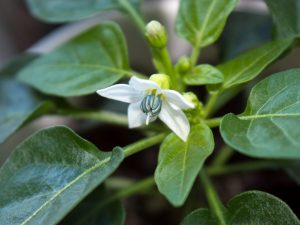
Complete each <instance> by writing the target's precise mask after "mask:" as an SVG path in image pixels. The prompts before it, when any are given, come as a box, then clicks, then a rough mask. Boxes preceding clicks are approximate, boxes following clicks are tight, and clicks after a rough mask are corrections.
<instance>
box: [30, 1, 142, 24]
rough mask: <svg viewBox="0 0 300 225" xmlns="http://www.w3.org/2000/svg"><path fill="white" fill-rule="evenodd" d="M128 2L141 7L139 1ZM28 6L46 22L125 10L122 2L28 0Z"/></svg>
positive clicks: (64, 20)
mask: <svg viewBox="0 0 300 225" xmlns="http://www.w3.org/2000/svg"><path fill="white" fill-rule="evenodd" d="M126 1H127V0H126ZM128 2H129V3H130V4H133V5H134V6H135V7H138V6H139V0H128ZM27 5H28V7H29V9H30V11H31V13H32V14H33V15H34V16H36V17H37V18H39V19H41V20H44V21H46V22H69V21H74V20H80V19H83V18H86V17H89V16H93V15H95V14H98V13H100V12H101V11H105V10H112V9H116V10H123V9H122V5H121V4H120V0H84V1H82V0H51V1H49V0H27Z"/></svg>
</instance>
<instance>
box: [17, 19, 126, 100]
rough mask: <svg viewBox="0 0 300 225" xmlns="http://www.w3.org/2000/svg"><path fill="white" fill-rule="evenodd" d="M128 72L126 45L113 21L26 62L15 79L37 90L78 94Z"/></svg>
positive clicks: (107, 82) (83, 93) (104, 84)
mask: <svg viewBox="0 0 300 225" xmlns="http://www.w3.org/2000/svg"><path fill="white" fill-rule="evenodd" d="M125 73H127V74H128V73H129V65H128V57H127V48H126V44H125V40H124V37H123V35H122V32H121V30H120V28H119V26H118V25H117V24H114V23H110V22H107V23H103V24H101V25H98V26H96V27H94V28H92V29H90V30H88V31H86V32H85V33H83V34H81V35H79V36H78V37H76V38H75V39H73V40H72V41H70V42H69V43H67V44H65V45H63V46H62V47H60V48H58V49H57V50H55V51H54V52H52V53H50V54H48V55H45V56H42V57H40V58H39V59H37V60H35V61H34V62H33V63H31V64H29V65H28V66H27V67H26V68H25V69H23V70H22V71H21V72H20V74H19V79H20V80H21V81H23V82H25V83H27V84H29V85H31V86H33V87H35V88H37V89H39V90H40V91H42V92H44V93H47V94H52V95H58V96H80V95H86V94H91V93H94V92H95V91H96V90H98V89H101V88H104V87H107V86H110V85H111V84H113V83H115V82H116V81H118V80H119V79H120V78H121V77H122V76H123V75H124V74H125Z"/></svg>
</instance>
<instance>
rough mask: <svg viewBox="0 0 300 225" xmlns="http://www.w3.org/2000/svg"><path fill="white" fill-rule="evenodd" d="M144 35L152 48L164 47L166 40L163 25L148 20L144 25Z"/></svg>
mask: <svg viewBox="0 0 300 225" xmlns="http://www.w3.org/2000/svg"><path fill="white" fill-rule="evenodd" d="M145 36H146V39H147V41H148V42H149V44H150V45H151V46H152V47H154V48H164V47H165V46H166V44H167V41H168V35H167V32H166V29H165V27H164V26H162V25H161V24H160V23H159V22H158V21H155V20H152V21H150V22H149V23H148V24H147V25H146V32H145Z"/></svg>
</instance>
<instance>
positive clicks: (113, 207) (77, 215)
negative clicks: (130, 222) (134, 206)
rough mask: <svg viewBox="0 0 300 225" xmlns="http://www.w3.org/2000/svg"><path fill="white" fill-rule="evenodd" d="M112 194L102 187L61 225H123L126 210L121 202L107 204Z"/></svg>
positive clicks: (90, 195)
mask: <svg viewBox="0 0 300 225" xmlns="http://www.w3.org/2000/svg"><path fill="white" fill-rule="evenodd" d="M110 195H111V192H110V191H108V190H107V189H106V188H105V187H104V186H101V187H99V188H97V189H96V190H94V191H93V192H92V193H91V194H89V195H88V196H87V197H86V198H85V199H84V200H83V201H82V202H80V203H79V205H77V206H76V208H75V209H73V210H72V211H71V212H70V213H69V214H68V215H67V216H66V217H65V218H64V219H63V220H62V221H61V222H60V223H59V224H60V225H70V224H72V225H123V224H124V220H125V210H124V207H123V206H122V204H121V201H119V200H115V201H113V202H109V203H107V202H105V201H106V199H107V198H109V197H110Z"/></svg>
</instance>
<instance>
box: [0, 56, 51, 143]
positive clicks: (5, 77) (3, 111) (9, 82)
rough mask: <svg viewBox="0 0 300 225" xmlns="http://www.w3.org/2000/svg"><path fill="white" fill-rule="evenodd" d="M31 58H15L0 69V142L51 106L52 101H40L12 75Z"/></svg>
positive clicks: (48, 109)
mask: <svg viewBox="0 0 300 225" xmlns="http://www.w3.org/2000/svg"><path fill="white" fill-rule="evenodd" d="M31 60H32V57H31V56H29V57H27V56H23V57H20V58H17V59H16V60H15V61H13V62H12V63H10V64H9V65H7V66H5V67H4V68H3V69H2V70H1V71H0V81H1V82H0V143H2V142H4V141H5V140H6V139H7V138H8V137H9V136H10V135H11V134H13V133H14V132H15V131H16V130H17V129H19V128H20V127H21V126H22V125H24V124H25V123H26V122H29V121H30V120H32V119H34V118H36V117H38V116H40V115H43V114H45V113H46V112H48V111H50V110H51V109H52V108H53V104H52V103H50V102H42V101H41V100H40V99H39V98H38V97H37V96H36V95H35V94H34V93H33V92H32V91H31V90H30V89H29V88H28V87H27V86H25V85H23V84H22V83H20V82H18V81H17V80H16V79H15V77H14V75H15V73H17V71H18V70H19V69H20V68H21V67H23V66H24V65H25V64H26V63H28V62H29V61H31Z"/></svg>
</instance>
